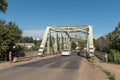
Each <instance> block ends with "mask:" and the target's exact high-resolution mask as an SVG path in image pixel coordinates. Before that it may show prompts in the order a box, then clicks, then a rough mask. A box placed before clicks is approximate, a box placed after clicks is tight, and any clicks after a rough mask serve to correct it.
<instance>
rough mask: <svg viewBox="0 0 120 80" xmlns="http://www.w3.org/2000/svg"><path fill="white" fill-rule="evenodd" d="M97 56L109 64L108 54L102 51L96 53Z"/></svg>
mask: <svg viewBox="0 0 120 80" xmlns="http://www.w3.org/2000/svg"><path fill="white" fill-rule="evenodd" d="M95 55H96V56H97V57H98V58H100V59H101V60H103V61H105V62H108V54H107V53H104V52H100V51H95Z"/></svg>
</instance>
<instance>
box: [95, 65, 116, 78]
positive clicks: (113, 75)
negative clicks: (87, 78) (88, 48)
mask: <svg viewBox="0 0 120 80" xmlns="http://www.w3.org/2000/svg"><path fill="white" fill-rule="evenodd" d="M97 67H99V68H100V69H101V70H102V71H103V72H104V73H105V74H106V75H107V76H108V78H109V79H110V80H116V78H115V74H113V73H111V72H110V71H107V70H106V69H104V68H102V67H101V66H97Z"/></svg>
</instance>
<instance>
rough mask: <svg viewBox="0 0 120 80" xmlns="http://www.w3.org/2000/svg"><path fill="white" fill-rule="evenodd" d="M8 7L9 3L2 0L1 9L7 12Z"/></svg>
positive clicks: (0, 1)
mask: <svg viewBox="0 0 120 80" xmlns="http://www.w3.org/2000/svg"><path fill="white" fill-rule="evenodd" d="M7 7H8V3H7V1H6V0H0V11H2V12H3V13H5V12H6V10H7Z"/></svg>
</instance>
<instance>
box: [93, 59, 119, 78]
mask: <svg viewBox="0 0 120 80" xmlns="http://www.w3.org/2000/svg"><path fill="white" fill-rule="evenodd" d="M94 64H95V65H98V66H100V67H102V68H103V69H105V70H107V71H109V72H111V73H113V74H115V78H116V80H120V65H117V64H111V63H106V62H102V61H100V60H99V59H98V58H96V57H95V60H94Z"/></svg>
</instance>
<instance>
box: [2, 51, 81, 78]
mask: <svg viewBox="0 0 120 80" xmlns="http://www.w3.org/2000/svg"><path fill="white" fill-rule="evenodd" d="M80 63H81V57H80V56H78V55H77V53H75V52H73V53H72V54H71V55H70V56H60V55H59V56H56V57H52V58H46V59H41V60H38V61H35V62H30V63H27V64H22V65H17V66H14V67H11V68H7V69H3V70H0V80H76V78H78V76H79V75H78V73H79V69H80Z"/></svg>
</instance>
